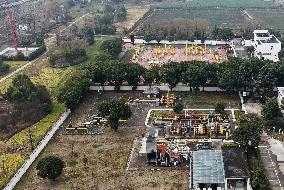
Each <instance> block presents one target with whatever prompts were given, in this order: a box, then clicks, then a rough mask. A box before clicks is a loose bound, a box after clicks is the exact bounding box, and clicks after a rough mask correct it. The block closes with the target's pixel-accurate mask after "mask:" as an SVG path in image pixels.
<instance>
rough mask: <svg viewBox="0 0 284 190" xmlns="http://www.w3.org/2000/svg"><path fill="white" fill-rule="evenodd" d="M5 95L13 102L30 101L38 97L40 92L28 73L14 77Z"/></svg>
mask: <svg viewBox="0 0 284 190" xmlns="http://www.w3.org/2000/svg"><path fill="white" fill-rule="evenodd" d="M4 96H5V98H6V99H7V100H9V101H12V102H13V101H16V102H25V101H29V102H30V101H34V100H37V99H38V97H39V92H38V89H37V87H36V86H35V85H34V84H33V83H32V81H31V80H30V79H29V77H28V76H27V75H18V76H17V77H16V78H14V79H13V81H12V85H11V86H10V87H9V88H8V89H7V91H6V93H5V94H4Z"/></svg>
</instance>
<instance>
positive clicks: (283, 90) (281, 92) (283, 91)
mask: <svg viewBox="0 0 284 190" xmlns="http://www.w3.org/2000/svg"><path fill="white" fill-rule="evenodd" d="M277 91H278V97H277V102H278V105H279V107H281V106H282V101H283V100H284V87H277Z"/></svg>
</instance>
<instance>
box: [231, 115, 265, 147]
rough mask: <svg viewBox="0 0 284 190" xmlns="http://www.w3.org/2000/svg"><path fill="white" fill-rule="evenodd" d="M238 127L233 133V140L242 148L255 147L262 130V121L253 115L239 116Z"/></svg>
mask: <svg viewBox="0 0 284 190" xmlns="http://www.w3.org/2000/svg"><path fill="white" fill-rule="evenodd" d="M239 119H240V121H239V123H240V126H239V127H238V128H237V129H236V130H235V131H234V133H233V140H234V141H235V142H238V143H239V144H240V145H242V146H244V147H248V146H252V147H257V146H258V145H259V142H260V135H261V132H262V129H263V121H262V120H261V119H260V118H259V117H257V116H256V115H253V114H247V115H241V116H240V118H239Z"/></svg>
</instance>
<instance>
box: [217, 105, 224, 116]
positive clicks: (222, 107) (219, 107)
mask: <svg viewBox="0 0 284 190" xmlns="http://www.w3.org/2000/svg"><path fill="white" fill-rule="evenodd" d="M215 112H216V113H219V114H221V115H223V114H224V113H225V105H224V104H223V103H217V104H216V105H215Z"/></svg>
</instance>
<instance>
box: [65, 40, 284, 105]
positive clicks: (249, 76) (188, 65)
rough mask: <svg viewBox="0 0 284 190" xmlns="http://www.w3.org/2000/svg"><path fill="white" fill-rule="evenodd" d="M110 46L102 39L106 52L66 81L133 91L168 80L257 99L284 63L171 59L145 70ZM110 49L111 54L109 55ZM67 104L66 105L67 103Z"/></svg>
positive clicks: (282, 74) (275, 81)
mask: <svg viewBox="0 0 284 190" xmlns="http://www.w3.org/2000/svg"><path fill="white" fill-rule="evenodd" d="M111 45H113V41H112V42H110V43H109V42H106V45H104V46H107V47H108V48H102V49H108V51H109V52H106V51H101V52H98V53H97V54H96V55H95V57H94V60H95V63H93V64H89V65H88V66H87V67H85V68H84V69H83V73H86V74H84V75H83V76H81V74H79V75H80V77H76V75H74V76H71V78H72V79H71V80H69V81H70V82H69V83H73V82H74V81H76V80H74V79H73V78H74V77H75V78H77V79H78V80H80V81H81V80H83V81H85V80H86V81H88V83H85V82H83V83H81V82H78V85H79V84H84V87H83V89H85V88H87V87H88V85H90V82H93V83H100V84H101V85H104V84H105V83H106V82H107V83H109V84H111V85H114V86H116V89H117V90H119V87H120V86H121V85H122V84H123V83H125V82H127V83H128V85H131V86H132V87H133V90H135V89H136V87H137V85H139V84H143V83H146V84H148V85H150V86H151V85H152V84H153V83H161V82H163V83H168V85H169V87H170V88H171V89H173V88H174V87H175V86H176V85H177V84H178V83H183V84H186V85H188V86H190V87H191V89H192V90H198V89H199V87H205V86H218V87H220V88H221V89H224V90H226V91H228V92H238V91H249V92H251V93H252V94H253V95H254V97H255V98H258V99H260V100H266V99H267V98H269V97H272V96H273V95H274V93H273V89H274V87H276V86H278V85H283V84H284V80H283V79H284V64H282V63H273V62H269V61H261V60H258V59H252V60H244V59H237V58H232V59H230V60H228V61H226V62H223V63H220V64H208V63H206V62H200V61H193V62H182V63H175V62H172V63H168V64H165V65H163V66H162V67H152V68H151V69H148V70H147V69H145V68H144V67H142V66H141V65H139V64H128V63H126V62H123V61H118V60H114V57H115V56H114V55H115V53H118V52H119V51H118V49H116V48H114V47H113V46H111ZM114 50H115V51H114ZM111 52H112V53H113V54H112V55H110V54H111ZM113 56H114V57H113ZM80 72H82V71H80ZM70 85H71V84H70ZM70 85H67V86H70ZM72 86H74V85H72ZM65 88H66V87H65ZM80 89H81V88H75V89H74V91H80ZM66 91H68V88H67V89H66ZM69 93H70V91H69ZM62 97H64V96H62ZM68 97H69V96H68ZM71 97H72V96H71ZM69 99H70V97H69ZM68 105H69V106H70V104H69V103H68ZM69 106H68V107H69Z"/></svg>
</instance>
